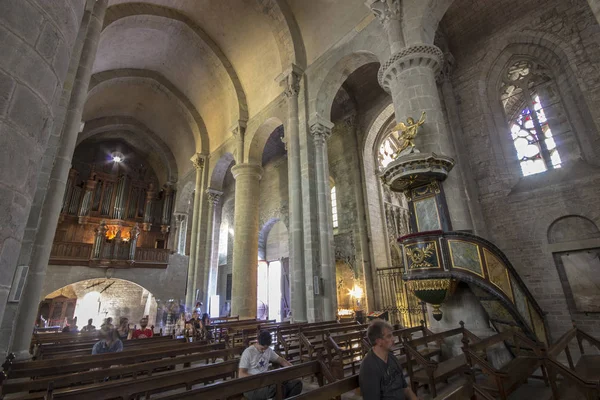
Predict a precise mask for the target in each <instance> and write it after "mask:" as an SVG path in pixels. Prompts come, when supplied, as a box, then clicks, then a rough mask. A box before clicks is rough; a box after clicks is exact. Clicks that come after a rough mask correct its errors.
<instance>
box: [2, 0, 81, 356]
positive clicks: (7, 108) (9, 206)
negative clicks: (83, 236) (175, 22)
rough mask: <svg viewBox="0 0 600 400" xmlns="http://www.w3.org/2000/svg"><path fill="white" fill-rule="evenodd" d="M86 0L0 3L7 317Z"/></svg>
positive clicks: (3, 299) (3, 308)
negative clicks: (28, 221) (24, 235)
mask: <svg viewBox="0 0 600 400" xmlns="http://www.w3.org/2000/svg"><path fill="white" fill-rule="evenodd" d="M84 6H85V2H83V1H80V2H75V1H67V0H57V1H53V2H46V1H40V0H23V1H21V0H8V1H3V2H2V4H0V53H1V54H2V55H3V56H2V57H0V226H1V227H2V229H1V231H0V271H2V272H1V274H0V321H1V320H2V319H3V315H4V310H5V304H6V301H7V298H8V294H9V291H10V288H11V284H12V280H13V275H14V272H15V268H16V266H17V259H18V257H19V251H20V248H21V241H22V239H23V234H24V229H25V225H26V223H27V218H28V215H29V212H30V210H31V206H32V202H33V197H34V193H35V189H36V183H37V181H38V175H39V171H40V169H41V162H42V159H43V157H44V152H45V151H46V148H47V146H48V140H49V137H50V133H51V130H52V126H53V122H54V118H55V116H56V115H55V114H56V111H57V107H58V102H59V99H60V96H61V95H62V88H63V83H64V81H65V78H66V74H67V69H68V66H69V61H70V56H71V51H72V48H73V45H74V42H75V39H76V37H77V32H78V29H79V24H80V22H81V18H82V15H83V10H84ZM40 206H41V205H40ZM13 311H16V310H14V308H13ZM6 333H7V332H3V333H2V335H0V336H2V337H3V338H7V337H10V334H8V335H6ZM2 346H3V347H4V343H2Z"/></svg>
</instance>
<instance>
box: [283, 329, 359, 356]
mask: <svg viewBox="0 0 600 400" xmlns="http://www.w3.org/2000/svg"><path fill="white" fill-rule="evenodd" d="M346 325H354V323H346V324H345V325H342V324H340V323H339V322H338V321H337V320H333V321H323V322H312V323H310V324H309V323H298V324H291V325H288V326H285V327H280V328H278V329H277V348H278V349H280V351H282V352H283V354H285V359H286V360H288V361H290V362H294V361H299V360H300V340H299V336H298V335H299V334H300V332H301V331H302V330H303V329H304V330H309V329H314V328H317V329H319V328H326V327H338V326H346Z"/></svg>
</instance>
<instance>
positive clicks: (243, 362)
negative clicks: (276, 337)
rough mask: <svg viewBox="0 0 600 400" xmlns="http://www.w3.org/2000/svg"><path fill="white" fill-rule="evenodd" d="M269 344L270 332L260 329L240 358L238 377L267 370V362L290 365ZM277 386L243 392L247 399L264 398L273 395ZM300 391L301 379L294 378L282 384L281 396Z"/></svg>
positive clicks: (286, 396) (290, 395)
mask: <svg viewBox="0 0 600 400" xmlns="http://www.w3.org/2000/svg"><path fill="white" fill-rule="evenodd" d="M269 346H271V333H270V332H267V331H262V332H260V334H259V335H258V341H257V342H256V343H254V344H253V345H251V346H250V347H248V348H247V349H246V350H244V352H243V353H242V357H241V358H240V364H239V370H238V377H239V378H243V377H245V376H250V375H256V374H260V373H263V372H267V370H268V369H269V362H276V363H278V364H279V365H281V366H283V367H291V366H292V364H291V363H290V362H289V361H287V360H286V359H285V358H283V357H280V356H279V355H278V354H277V353H275V352H274V351H273V350H272V349H271V348H270V347H269ZM276 392H277V386H276V385H271V386H267V387H263V388H260V389H256V390H252V391H250V392H246V393H244V397H246V398H247V399H248V400H266V399H269V398H272V397H275V394H276ZM300 392H302V381H300V380H299V379H294V380H291V381H287V382H285V383H284V384H283V398H284V399H285V398H288V397H292V396H296V395H298V394H300Z"/></svg>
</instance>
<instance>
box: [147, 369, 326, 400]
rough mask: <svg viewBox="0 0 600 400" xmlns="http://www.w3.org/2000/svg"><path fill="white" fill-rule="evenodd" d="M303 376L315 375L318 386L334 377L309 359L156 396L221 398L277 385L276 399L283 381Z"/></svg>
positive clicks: (167, 399)
mask: <svg viewBox="0 0 600 400" xmlns="http://www.w3.org/2000/svg"><path fill="white" fill-rule="evenodd" d="M305 376H316V377H317V381H318V382H319V386H323V384H324V383H325V380H326V381H327V382H333V381H334V379H333V377H332V376H331V373H330V372H329V370H328V369H327V367H326V366H325V365H324V364H323V363H322V362H321V361H311V362H307V363H303V364H299V365H294V366H292V367H286V368H279V369H276V370H273V371H268V372H265V373H263V374H258V375H253V376H247V377H244V378H239V379H233V380H231V381H227V382H221V383H216V384H213V385H207V386H205V387H201V388H198V389H194V390H189V391H187V392H182V393H177V394H173V395H170V396H165V397H157V398H158V399H162V400H186V399H211V400H223V399H228V398H232V397H235V398H241V397H240V396H241V395H242V394H243V393H245V392H248V391H250V390H256V389H260V388H261V387H265V386H270V385H277V395H276V397H275V399H276V400H281V399H282V398H283V389H282V385H283V382H286V381H289V380H292V379H300V378H302V377H305Z"/></svg>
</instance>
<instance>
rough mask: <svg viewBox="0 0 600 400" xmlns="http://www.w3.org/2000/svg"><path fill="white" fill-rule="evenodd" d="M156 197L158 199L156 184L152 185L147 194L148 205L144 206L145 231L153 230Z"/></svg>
mask: <svg viewBox="0 0 600 400" xmlns="http://www.w3.org/2000/svg"><path fill="white" fill-rule="evenodd" d="M154 197H156V190H155V189H154V183H150V185H148V191H147V192H146V204H145V205H144V224H143V225H142V226H143V228H144V230H145V231H149V230H150V229H152V204H153V203H154Z"/></svg>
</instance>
